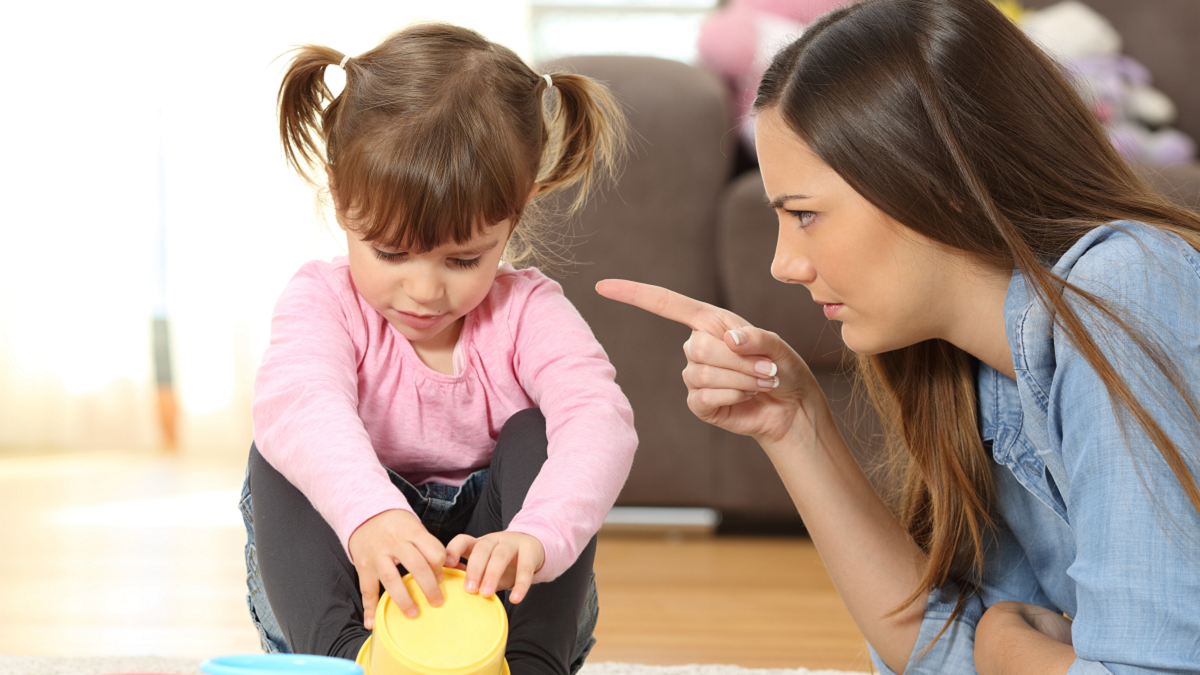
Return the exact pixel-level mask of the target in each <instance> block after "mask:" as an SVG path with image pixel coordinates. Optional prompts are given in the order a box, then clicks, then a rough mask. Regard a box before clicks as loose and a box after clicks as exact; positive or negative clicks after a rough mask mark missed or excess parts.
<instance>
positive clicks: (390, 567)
mask: <svg viewBox="0 0 1200 675" xmlns="http://www.w3.org/2000/svg"><path fill="white" fill-rule="evenodd" d="M376 567H377V570H378V572H379V578H378V581H376V582H375V584H374V588H375V592H376V593H378V590H379V585H380V584H383V588H384V590H386V591H387V593H388V595H389V596H391V598H392V602H394V603H396V605H397V606H398V607H399V608H400V611H402V612H404V615H405V616H407V617H409V618H410V619H412V618H416V616H417V605H416V603H414V602H413V599H412V598H411V597H410V596H409V594H408V588H407V587H406V586H405V585H404V579H402V578H401V577H400V570H398V569H396V563H395V562H393V561H391V560H387V559H380V560H379V562H378V564H377V566H376ZM363 605H364V606H365V605H366V602H365V600H364V602H363ZM372 624H374V622H372Z"/></svg>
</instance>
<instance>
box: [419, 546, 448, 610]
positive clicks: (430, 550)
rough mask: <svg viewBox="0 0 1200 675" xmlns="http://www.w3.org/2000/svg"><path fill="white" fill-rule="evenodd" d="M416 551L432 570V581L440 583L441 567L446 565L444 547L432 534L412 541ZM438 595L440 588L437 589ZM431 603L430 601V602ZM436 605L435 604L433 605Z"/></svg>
mask: <svg viewBox="0 0 1200 675" xmlns="http://www.w3.org/2000/svg"><path fill="white" fill-rule="evenodd" d="M413 543H414V545H415V546H416V547H417V551H418V552H419V553H420V554H421V556H422V557H424V558H425V564H426V565H428V566H429V569H430V570H432V571H433V578H434V581H435V582H436V583H438V584H440V583H442V568H443V567H445V565H446V558H447V555H446V547H445V546H442V542H440V541H438V540H437V538H436V537H434V536H433V535H429V536H428V537H422V538H421V539H419V540H417V541H414V542H413ZM439 595H440V590H439ZM430 604H431V605H432V603H430ZM433 606H434V607H436V606H437V605H433Z"/></svg>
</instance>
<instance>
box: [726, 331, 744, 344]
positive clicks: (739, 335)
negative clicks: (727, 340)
mask: <svg viewBox="0 0 1200 675" xmlns="http://www.w3.org/2000/svg"><path fill="white" fill-rule="evenodd" d="M725 332H727V333H729V337H731V338H733V344H735V345H740V344H745V343H746V341H747V338H746V334H745V333H743V332H742V331H740V330H730V331H725Z"/></svg>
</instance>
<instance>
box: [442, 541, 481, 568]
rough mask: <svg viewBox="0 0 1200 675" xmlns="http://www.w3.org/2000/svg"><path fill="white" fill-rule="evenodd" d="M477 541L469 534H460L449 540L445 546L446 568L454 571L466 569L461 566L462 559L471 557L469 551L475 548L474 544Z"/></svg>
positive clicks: (464, 566)
mask: <svg viewBox="0 0 1200 675" xmlns="http://www.w3.org/2000/svg"><path fill="white" fill-rule="evenodd" d="M476 541H479V540H478V539H476V538H475V537H472V536H471V535H469V534H460V535H458V536H456V537H454V538H453V539H451V540H450V544H449V545H447V546H446V567H453V568H455V569H462V570H465V569H466V565H464V564H463V562H462V559H463V558H470V557H471V550H472V549H474V548H475V542H476Z"/></svg>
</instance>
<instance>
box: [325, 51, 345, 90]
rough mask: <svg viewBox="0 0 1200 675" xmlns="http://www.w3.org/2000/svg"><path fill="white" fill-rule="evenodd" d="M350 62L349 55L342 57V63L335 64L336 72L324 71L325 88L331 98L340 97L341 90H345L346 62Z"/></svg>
mask: <svg viewBox="0 0 1200 675" xmlns="http://www.w3.org/2000/svg"><path fill="white" fill-rule="evenodd" d="M349 60H350V55H349V54H347V55H345V56H343V57H342V62H341V63H339V64H337V65H338V69H337V70H330V69H328V68H326V69H325V73H324V77H325V88H326V89H328V90H329V95H330V97H331V98H337V97H338V96H341V95H342V90H344V89H345V88H346V62H347V61H349Z"/></svg>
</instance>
